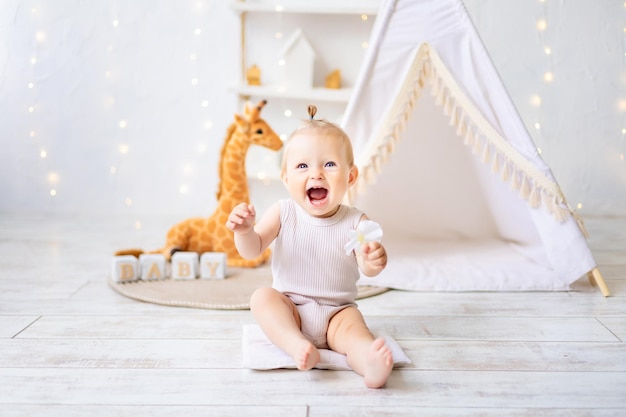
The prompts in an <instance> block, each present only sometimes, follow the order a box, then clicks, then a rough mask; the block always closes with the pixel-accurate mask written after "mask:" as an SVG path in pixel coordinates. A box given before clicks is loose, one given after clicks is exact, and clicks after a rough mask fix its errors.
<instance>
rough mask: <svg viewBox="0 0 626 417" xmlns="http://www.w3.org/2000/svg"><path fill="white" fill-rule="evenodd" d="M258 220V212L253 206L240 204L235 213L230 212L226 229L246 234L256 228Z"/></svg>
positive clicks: (234, 210)
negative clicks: (255, 221) (255, 220)
mask: <svg viewBox="0 0 626 417" xmlns="http://www.w3.org/2000/svg"><path fill="white" fill-rule="evenodd" d="M255 218H256V210H255V208H254V206H253V205H252V204H246V203H241V204H238V205H237V206H236V207H235V208H234V209H233V211H231V212H230V215H229V216H228V220H227V221H226V227H228V228H229V229H230V230H232V231H233V232H236V233H241V234H246V233H248V232H249V231H250V230H252V228H253V227H254V219H255Z"/></svg>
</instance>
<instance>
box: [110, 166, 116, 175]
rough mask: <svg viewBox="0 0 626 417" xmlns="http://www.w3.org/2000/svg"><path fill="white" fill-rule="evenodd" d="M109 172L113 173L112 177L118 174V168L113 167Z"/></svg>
mask: <svg viewBox="0 0 626 417" xmlns="http://www.w3.org/2000/svg"><path fill="white" fill-rule="evenodd" d="M109 172H110V173H111V175H115V174H117V167H116V166H112V167H111V169H109Z"/></svg>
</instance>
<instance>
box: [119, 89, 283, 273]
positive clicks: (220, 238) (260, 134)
mask: <svg viewBox="0 0 626 417" xmlns="http://www.w3.org/2000/svg"><path fill="white" fill-rule="evenodd" d="M266 103H267V101H265V100H263V101H261V102H259V103H258V104H257V105H256V106H252V105H250V103H247V104H246V106H245V109H244V114H243V115H239V114H235V121H234V122H233V124H231V125H230V127H229V128H228V131H227V135H226V140H225V141H224V145H223V146H222V152H221V161H220V167H219V177H220V185H219V188H218V191H217V209H216V210H215V212H214V213H213V214H212V215H211V216H210V217H197V218H190V219H187V220H184V221H182V222H180V223H178V224H176V225H174V226H173V227H172V228H171V229H170V230H169V231H168V232H167V237H166V240H165V246H164V247H163V248H161V249H158V250H155V251H151V252H147V253H160V254H163V255H164V256H165V258H166V259H167V260H169V259H170V258H171V255H172V254H173V253H174V252H176V251H189V252H198V253H203V252H224V253H226V257H227V264H228V266H235V267H247V268H253V267H256V266H259V265H261V264H263V263H264V262H265V261H267V259H268V258H269V256H270V250H269V249H268V250H266V251H265V252H263V253H262V254H261V255H260V256H259V257H257V258H255V259H244V258H242V257H241V256H240V255H239V253H238V252H237V249H236V248H235V242H234V237H233V232H232V231H230V230H229V229H228V228H227V227H226V220H227V219H228V215H229V214H230V212H231V211H232V209H233V207H235V206H236V205H237V204H239V203H243V202H245V203H250V194H249V192H248V177H247V175H246V167H245V161H246V153H247V152H248V148H249V147H250V145H261V146H265V147H266V148H269V149H272V150H275V151H277V150H279V149H280V148H281V147H282V144H283V142H282V140H281V139H280V138H279V137H278V135H277V134H276V133H275V132H274V131H273V130H272V128H271V127H270V126H269V125H268V124H267V123H266V122H265V121H264V120H263V119H261V110H262V109H263V106H265V104H266ZM142 253H144V252H143V251H142V250H140V249H128V250H121V251H117V252H116V253H115V255H135V256H139V255H140V254H142Z"/></svg>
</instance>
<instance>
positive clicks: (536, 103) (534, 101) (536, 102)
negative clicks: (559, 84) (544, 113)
mask: <svg viewBox="0 0 626 417" xmlns="http://www.w3.org/2000/svg"><path fill="white" fill-rule="evenodd" d="M530 105H531V106H533V107H541V96H539V95H537V94H533V95H532V96H531V97H530Z"/></svg>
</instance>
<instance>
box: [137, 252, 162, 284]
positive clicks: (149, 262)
mask: <svg viewBox="0 0 626 417" xmlns="http://www.w3.org/2000/svg"><path fill="white" fill-rule="evenodd" d="M139 270H140V271H141V273H140V275H141V279H143V280H151V279H164V278H165V256H163V255H159V254H156V253H144V254H141V255H139Z"/></svg>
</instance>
